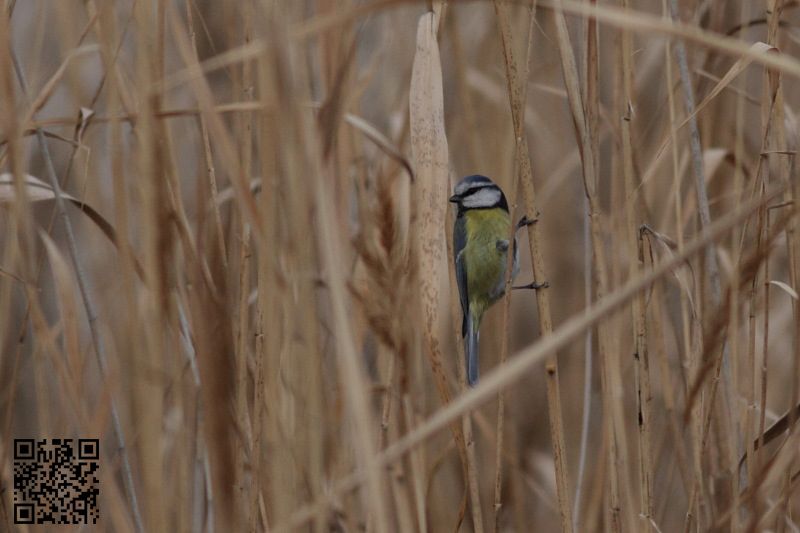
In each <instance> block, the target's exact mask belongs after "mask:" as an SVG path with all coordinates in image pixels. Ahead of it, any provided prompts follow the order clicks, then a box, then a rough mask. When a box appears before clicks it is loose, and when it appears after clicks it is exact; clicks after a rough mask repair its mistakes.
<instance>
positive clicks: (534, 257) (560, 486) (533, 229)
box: [494, 0, 573, 531]
mask: <svg viewBox="0 0 800 533" xmlns="http://www.w3.org/2000/svg"><path fill="white" fill-rule="evenodd" d="M494 6H495V13H496V16H497V21H498V26H499V28H500V35H501V37H502V45H503V57H504V59H505V67H506V69H505V70H506V78H507V87H508V100H509V104H510V106H511V117H512V122H513V124H514V146H515V165H516V168H517V180H516V183H517V190H519V188H520V187H521V188H522V192H523V201H524V206H525V210H526V211H528V213H526V215H527V216H528V217H529V218H530V217H536V216H537V213H538V211H537V209H536V193H535V188H534V183H533V171H532V168H531V159H530V154H529V153H528V143H527V135H526V133H525V128H524V124H525V120H524V109H525V102H524V99H523V98H522V88H523V80H520V79H519V77H518V70H519V65H518V63H517V62H516V60H515V59H514V55H513V48H514V45H513V41H512V36H511V27H510V24H509V21H508V15H507V13H506V9H505V6H504V5H503V4H502V3H501V2H500V1H499V0H496V1H495V2H494ZM524 70H525V71H526V72H527V66H526V67H525V69H524ZM525 86H527V83H525ZM539 241H540V236H539V229H538V226H537V225H536V224H534V225H533V226H530V227H529V228H528V245H529V249H530V254H531V263H532V265H533V280H534V282H535V281H536V280H545V279H546V276H547V275H546V269H545V265H544V259H543V257H542V256H543V254H542V248H541V247H540V246H539ZM536 303H537V306H538V311H539V330H540V332H541V334H542V336H543V337H546V336H548V335H550V334H551V333H552V331H553V321H552V317H551V313H550V293H549V291H548V290H547V289H543V290H537V291H536ZM545 375H546V380H547V403H548V416H549V420H550V438H551V444H552V446H553V460H554V463H555V471H556V488H557V491H558V502H559V513H560V519H561V528H562V531H572V530H573V523H572V509H571V505H570V490H569V483H568V480H567V464H566V445H565V442H564V429H563V420H562V408H561V393H560V391H559V380H558V360H557V356H556V355H555V354H553V355H551V356H550V357H549V358H548V360H547V364H546V368H545Z"/></svg>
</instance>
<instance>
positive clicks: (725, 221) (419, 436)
mask: <svg viewBox="0 0 800 533" xmlns="http://www.w3.org/2000/svg"><path fill="white" fill-rule="evenodd" d="M786 188H787V186H786V185H783V186H776V187H775V188H773V189H772V190H770V191H768V192H767V194H766V195H764V196H763V197H760V198H752V199H749V200H747V201H744V202H742V203H741V204H740V205H739V206H738V208H737V209H735V210H733V211H731V212H729V213H727V214H726V215H724V216H722V217H720V218H718V219H717V220H716V221H715V222H713V223H712V224H711V226H710V227H709V228H708V229H707V230H706V231H704V232H702V233H701V234H699V235H698V236H697V237H696V238H695V239H693V240H692V241H690V242H689V243H687V244H686V246H685V247H684V248H683V250H682V251H681V252H680V253H678V254H676V255H675V256H673V257H671V258H670V259H668V260H665V261H662V262H661V263H660V264H659V265H658V266H657V267H655V268H653V269H652V270H650V271H649V272H646V273H643V274H642V275H641V276H639V277H637V278H634V279H631V280H629V281H628V282H627V283H625V284H624V285H623V286H622V287H620V288H618V289H617V290H615V291H613V292H612V293H610V294H608V295H606V296H605V297H604V298H602V299H599V300H598V301H597V302H595V304H594V305H593V306H592V307H591V308H590V309H589V310H587V312H586V313H583V314H580V315H576V316H573V317H572V318H570V319H568V320H567V321H565V322H564V323H563V324H562V325H561V326H560V327H559V328H558V329H557V330H555V331H554V332H553V334H552V335H549V336H547V337H542V338H541V339H540V340H539V341H538V342H536V343H534V344H533V345H531V346H529V347H528V348H526V349H524V350H522V351H521V352H520V353H518V354H517V355H515V356H514V357H511V358H510V359H509V361H508V363H507V364H506V365H505V366H504V367H498V368H497V369H496V370H494V371H490V372H489V373H488V374H487V375H486V376H484V377H483V378H482V379H481V382H480V383H479V384H478V386H477V387H475V388H473V389H469V390H468V391H466V392H465V393H464V394H462V395H460V396H459V397H457V398H456V399H454V400H453V401H452V402H450V403H449V404H447V405H445V406H443V407H441V408H440V409H438V410H437V411H436V412H435V413H434V414H433V415H432V416H431V417H429V418H428V420H427V421H425V422H424V423H422V424H420V425H419V426H418V427H417V428H416V429H415V430H414V431H412V432H410V433H409V434H407V435H405V436H403V437H402V438H401V439H399V440H397V441H395V442H394V443H393V444H392V445H391V446H389V447H388V448H386V449H385V450H384V451H383V452H381V453H380V454H378V457H377V458H376V461H377V463H378V464H379V465H382V466H385V465H388V464H391V463H393V462H394V461H397V460H398V459H400V458H402V457H403V456H404V455H405V454H407V453H408V452H409V451H410V450H412V449H413V448H415V447H416V446H418V445H420V444H421V443H422V442H424V441H425V440H426V439H428V438H430V437H431V436H433V435H434V434H435V433H437V432H438V431H440V430H441V429H442V428H443V427H445V426H447V425H448V424H450V423H451V422H453V421H454V420H456V419H458V418H459V417H461V416H463V414H464V413H466V412H469V411H471V410H474V409H476V408H478V407H479V406H481V405H483V404H484V403H485V402H487V401H489V400H491V399H492V398H493V397H494V395H496V394H497V391H498V390H500V389H502V388H504V387H507V386H509V385H510V384H512V383H515V382H517V381H518V380H519V379H521V377H523V376H524V375H525V372H526V371H527V370H528V369H530V368H533V367H534V366H535V365H537V364H539V363H540V362H542V360H544V359H545V358H547V357H548V356H549V355H550V354H551V353H553V352H554V351H556V350H558V349H559V348H561V347H563V346H565V345H566V344H568V343H569V342H571V341H573V340H575V339H576V338H578V337H579V336H580V335H581V334H582V333H583V332H584V331H585V330H586V328H589V327H592V326H593V325H595V324H597V323H598V322H600V321H602V320H604V319H606V318H607V317H608V316H609V315H610V314H611V313H614V312H616V311H618V310H619V309H620V308H621V307H622V306H624V305H626V304H627V303H629V302H630V301H631V300H632V299H633V298H635V297H636V295H637V294H638V293H639V292H640V291H643V290H646V289H648V288H649V287H650V286H652V284H653V283H654V282H656V281H657V280H659V279H661V278H663V277H664V276H666V275H667V274H669V273H670V272H671V271H672V270H673V269H675V268H676V267H678V266H679V265H681V264H682V263H683V262H684V261H686V259H687V258H690V257H693V256H694V255H696V254H697V253H699V252H701V251H702V250H703V249H704V248H705V247H706V246H708V245H710V243H713V242H716V241H717V240H719V239H721V238H722V237H723V236H724V235H725V234H726V233H727V232H729V231H730V230H731V229H733V228H735V227H737V226H738V225H739V224H742V223H743V222H744V221H746V220H747V219H748V218H749V217H751V216H752V215H753V213H755V212H756V211H757V210H758V209H759V208H760V207H761V206H763V205H765V204H767V203H769V202H771V201H772V200H774V199H775V198H778V197H779V196H780V195H782V194H783V193H785V192H786ZM364 477H365V476H364V473H362V472H355V473H352V474H350V475H349V476H347V477H345V478H343V479H342V480H340V481H339V482H337V483H336V485H335V487H333V488H332V489H331V493H328V494H326V495H325V496H324V497H323V498H321V499H319V500H317V501H315V502H313V503H312V504H310V505H309V506H307V507H305V508H303V509H300V510H298V511H297V512H296V513H295V514H294V515H293V516H292V518H291V519H290V520H289V521H287V522H285V523H282V524H278V525H277V526H276V527H275V531H277V532H282V531H288V530H291V529H293V528H297V527H300V526H302V525H303V524H305V523H306V522H307V521H309V520H311V519H313V518H314V516H316V515H317V514H318V513H319V512H321V510H324V509H325V508H327V506H329V505H330V503H331V499H332V498H333V497H334V496H335V495H338V494H341V493H344V492H347V491H350V490H353V489H354V488H356V487H358V486H359V485H361V483H363V480H364Z"/></svg>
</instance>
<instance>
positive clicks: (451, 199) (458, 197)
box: [447, 194, 461, 204]
mask: <svg viewBox="0 0 800 533" xmlns="http://www.w3.org/2000/svg"><path fill="white" fill-rule="evenodd" d="M459 200H461V197H460V196H458V195H457V194H454V195H453V196H451V197H450V198H448V199H447V201H448V202H453V203H454V204H457V203H458V201H459Z"/></svg>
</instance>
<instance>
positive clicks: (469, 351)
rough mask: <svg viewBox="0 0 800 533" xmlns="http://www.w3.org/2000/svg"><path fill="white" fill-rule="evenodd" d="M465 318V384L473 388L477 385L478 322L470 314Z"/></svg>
mask: <svg viewBox="0 0 800 533" xmlns="http://www.w3.org/2000/svg"><path fill="white" fill-rule="evenodd" d="M465 318H466V328H465V329H466V334H465V335H464V356H465V359H466V363H467V383H469V386H470V387H474V386H475V385H477V384H478V334H479V332H478V322H477V320H475V318H474V317H473V316H472V313H467V316H466V317H465Z"/></svg>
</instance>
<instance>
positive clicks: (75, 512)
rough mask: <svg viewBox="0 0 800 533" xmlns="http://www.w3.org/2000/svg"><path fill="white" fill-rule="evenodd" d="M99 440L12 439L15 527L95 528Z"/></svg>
mask: <svg viewBox="0 0 800 533" xmlns="http://www.w3.org/2000/svg"><path fill="white" fill-rule="evenodd" d="M99 460H100V441H99V440H98V439H78V440H77V447H76V445H75V440H74V439H51V440H50V442H49V443H48V440H47V439H42V440H35V439H14V523H15V524H96V523H97V519H98V518H99V515H100V511H99V509H98V507H97V497H98V496H99V495H100V485H99V482H98V475H97V471H98V469H99V467H100V461H99Z"/></svg>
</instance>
